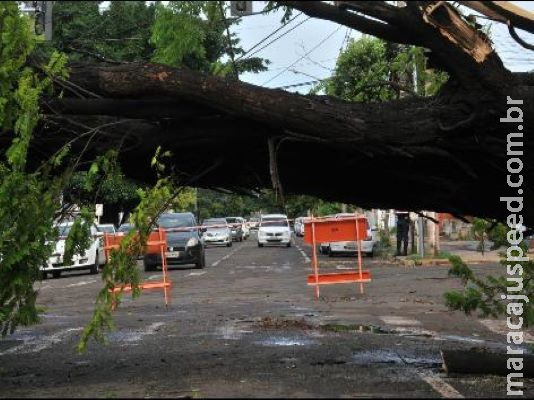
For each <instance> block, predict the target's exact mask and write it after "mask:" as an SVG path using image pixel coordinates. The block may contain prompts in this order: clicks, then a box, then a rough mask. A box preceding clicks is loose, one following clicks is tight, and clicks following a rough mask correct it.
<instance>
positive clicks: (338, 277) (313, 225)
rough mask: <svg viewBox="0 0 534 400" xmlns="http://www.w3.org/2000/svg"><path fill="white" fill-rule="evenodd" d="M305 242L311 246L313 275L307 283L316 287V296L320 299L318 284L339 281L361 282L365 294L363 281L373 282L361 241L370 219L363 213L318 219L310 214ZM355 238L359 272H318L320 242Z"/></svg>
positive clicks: (306, 225) (306, 222) (361, 290)
mask: <svg viewBox="0 0 534 400" xmlns="http://www.w3.org/2000/svg"><path fill="white" fill-rule="evenodd" d="M304 226H305V229H304V243H308V244H311V245H312V267H313V274H312V275H308V279H307V283H308V285H313V286H315V298H316V299H319V285H331V284H336V283H353V282H356V283H360V293H363V283H364V282H370V281H371V273H370V272H369V271H363V270H362V249H361V242H360V241H361V240H364V239H365V237H366V236H367V219H366V218H365V217H363V216H357V215H356V214H354V217H342V218H327V219H319V218H313V216H312V217H311V219H310V220H308V221H305V222H304ZM342 241H356V242H357V244H358V271H355V272H343V273H330V274H319V265H318V263H317V242H319V243H320V242H342Z"/></svg>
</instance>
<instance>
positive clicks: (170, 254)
mask: <svg viewBox="0 0 534 400" xmlns="http://www.w3.org/2000/svg"><path fill="white" fill-rule="evenodd" d="M165 256H167V257H169V258H178V257H180V252H179V251H167V252H166V253H165Z"/></svg>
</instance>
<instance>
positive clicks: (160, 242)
mask: <svg viewBox="0 0 534 400" xmlns="http://www.w3.org/2000/svg"><path fill="white" fill-rule="evenodd" d="M124 238H125V235H116V234H109V233H104V252H105V254H106V260H107V261H109V260H110V259H111V256H112V251H113V250H117V249H119V248H120V244H121V242H122V241H123V240H124ZM138 239H139V237H138V236H134V240H138ZM166 251H167V235H166V233H165V230H164V229H161V228H160V229H158V230H157V231H153V232H150V234H149V235H148V239H147V242H146V244H145V247H144V253H145V254H158V253H159V254H161V266H162V271H163V280H162V281H150V282H141V283H140V284H139V287H140V288H141V289H144V290H149V289H163V296H164V298H165V305H166V306H168V305H169V303H170V300H171V296H170V289H171V287H172V282H171V280H170V278H169V277H168V274H167V257H166V255H165V252H166ZM131 290H132V286H131V285H120V286H114V287H113V289H112V290H111V292H112V310H115V309H116V302H115V293H117V292H121V291H127V292H128V291H131Z"/></svg>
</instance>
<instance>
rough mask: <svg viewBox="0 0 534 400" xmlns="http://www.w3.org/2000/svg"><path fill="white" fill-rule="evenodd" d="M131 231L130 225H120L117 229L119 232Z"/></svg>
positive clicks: (131, 226)
mask: <svg viewBox="0 0 534 400" xmlns="http://www.w3.org/2000/svg"><path fill="white" fill-rule="evenodd" d="M132 229H133V225H131V224H122V225H121V226H120V227H119V232H130V231H131V230H132Z"/></svg>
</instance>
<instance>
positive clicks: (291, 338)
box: [0, 236, 534, 397]
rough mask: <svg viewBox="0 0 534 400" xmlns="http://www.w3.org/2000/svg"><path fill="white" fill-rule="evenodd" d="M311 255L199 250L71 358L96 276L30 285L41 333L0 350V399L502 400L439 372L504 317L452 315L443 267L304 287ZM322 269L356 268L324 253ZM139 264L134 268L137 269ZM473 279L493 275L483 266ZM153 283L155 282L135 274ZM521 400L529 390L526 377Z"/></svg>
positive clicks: (374, 262)
mask: <svg viewBox="0 0 534 400" xmlns="http://www.w3.org/2000/svg"><path fill="white" fill-rule="evenodd" d="M309 258H310V249H309V247H308V246H306V245H304V244H303V243H302V240H301V239H296V242H295V244H294V246H292V247H291V248H285V247H264V248H258V247H257V245H256V242H255V240H254V236H252V237H251V238H250V239H249V240H248V241H245V242H242V243H234V246H233V247H231V248H225V247H220V248H217V247H210V248H208V249H207V267H206V268H205V269H204V270H197V269H193V268H192V267H191V268H190V267H187V266H177V267H174V268H172V269H171V271H170V275H171V279H172V281H173V289H172V304H171V305H170V306H169V307H165V305H164V301H163V295H162V293H161V292H156V291H154V292H147V293H144V294H143V295H142V296H141V297H140V298H138V299H136V300H134V301H132V300H131V296H130V295H128V294H126V295H125V296H124V302H123V304H121V306H120V308H119V309H118V310H116V311H115V313H114V316H115V323H116V330H114V331H112V332H109V333H108V334H107V339H108V341H109V344H108V345H105V346H104V345H100V344H97V343H91V344H90V345H89V348H88V351H87V353H85V354H78V353H77V352H76V345H77V341H78V339H79V336H80V334H81V330H82V328H83V327H84V326H85V325H86V324H87V322H88V321H89V318H90V316H91V312H92V309H93V305H94V300H95V296H96V293H97V291H98V290H99V289H100V287H101V282H100V279H99V277H95V276H92V275H88V274H86V273H84V272H73V273H71V274H65V275H64V276H62V277H61V278H60V279H49V280H46V281H43V282H42V283H41V284H39V285H37V287H38V288H40V295H39V304H40V305H42V306H44V307H45V309H46V313H45V314H44V315H43V319H42V323H41V324H40V325H36V326H32V327H23V328H21V329H20V330H19V331H17V332H16V333H15V334H14V335H12V336H9V337H6V338H5V339H2V340H0V397H398V396H401V397H462V396H463V397H503V396H504V395H506V378H505V377H496V376H474V375H463V376H447V375H446V374H445V373H444V372H443V370H442V368H441V356H440V350H442V349H455V348H465V349H468V348H471V347H487V348H494V349H502V348H504V347H505V346H506V338H505V332H506V330H505V324H504V320H502V321H500V320H487V319H486V320H479V319H477V318H476V317H474V316H471V317H469V316H465V315H464V314H462V313H460V312H451V311H448V310H447V309H446V307H445V306H444V304H443V292H444V291H445V290H448V289H452V288H460V282H459V281H458V280H457V279H453V278H449V277H448V276H447V271H448V267H446V266H432V267H404V266H398V265H384V264H382V263H381V261H380V260H378V259H371V258H365V259H364V265H365V268H366V269H369V270H370V271H371V274H372V281H371V282H370V283H369V284H366V285H365V293H364V294H363V295H362V294H360V293H359V286H357V285H354V284H343V285H341V284H340V285H329V286H324V287H321V297H320V299H319V300H315V299H314V292H313V289H312V288H311V287H309V286H307V285H306V276H307V275H308V274H310V273H311V267H310V264H309ZM319 261H320V266H321V271H322V272H335V271H346V270H347V269H350V268H354V267H355V260H354V259H352V258H347V257H335V258H329V257H326V256H320V257H319ZM140 268H141V267H140ZM473 268H474V269H475V271H477V272H479V273H482V274H485V273H495V272H497V271H499V269H500V268H502V266H500V265H498V264H484V265H476V266H474V267H473ZM142 274H143V276H144V279H145V280H154V279H158V273H157V272H150V273H144V272H142ZM524 382H525V387H524V391H525V397H532V396H533V394H534V390H533V384H534V381H533V380H532V379H530V380H528V379H525V380H524Z"/></svg>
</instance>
